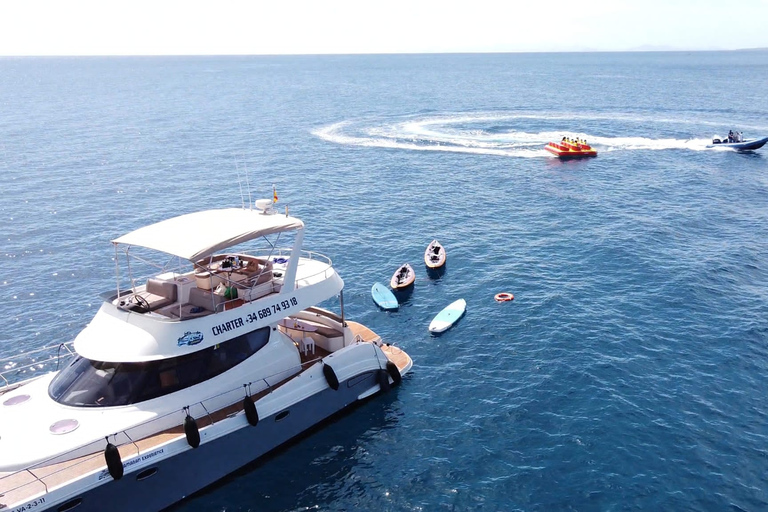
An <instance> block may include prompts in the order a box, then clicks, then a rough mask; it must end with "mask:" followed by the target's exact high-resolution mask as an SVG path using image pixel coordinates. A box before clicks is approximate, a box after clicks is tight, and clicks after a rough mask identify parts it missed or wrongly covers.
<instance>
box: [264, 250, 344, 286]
mask: <svg viewBox="0 0 768 512" xmlns="http://www.w3.org/2000/svg"><path fill="white" fill-rule="evenodd" d="M293 252H294V251H293V250H292V249H290V248H274V249H272V250H271V251H265V252H259V253H255V254H254V256H256V257H257V258H264V259H266V260H268V261H271V262H272V263H273V264H278V265H279V264H287V263H288V260H289V259H290V258H291V256H292V255H293ZM299 257H300V258H304V259H308V260H313V261H319V262H321V263H326V264H327V266H326V267H324V268H323V269H322V270H319V271H318V272H316V273H314V274H302V275H301V280H302V281H303V280H309V279H310V278H313V277H317V276H320V275H322V276H323V278H328V277H330V276H332V275H333V273H334V270H333V261H331V258H329V257H328V256H326V255H325V254H321V253H319V252H314V251H307V250H304V249H302V250H301V251H299Z"/></svg>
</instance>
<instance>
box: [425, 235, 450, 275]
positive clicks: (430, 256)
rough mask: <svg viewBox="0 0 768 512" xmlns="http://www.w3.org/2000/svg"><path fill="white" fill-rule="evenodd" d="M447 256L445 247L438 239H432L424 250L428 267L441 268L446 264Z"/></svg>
mask: <svg viewBox="0 0 768 512" xmlns="http://www.w3.org/2000/svg"><path fill="white" fill-rule="evenodd" d="M445 257H446V254H445V247H443V246H442V245H440V242H438V241H437V240H432V241H431V242H430V243H429V245H428V246H427V250H426V251H424V264H425V265H427V268H431V269H435V268H440V267H442V266H443V265H445Z"/></svg>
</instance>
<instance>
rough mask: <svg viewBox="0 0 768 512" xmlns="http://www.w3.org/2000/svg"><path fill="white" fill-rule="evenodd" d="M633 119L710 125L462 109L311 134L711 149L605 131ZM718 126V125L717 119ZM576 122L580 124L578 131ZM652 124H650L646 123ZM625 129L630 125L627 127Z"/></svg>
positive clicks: (418, 143) (377, 142)
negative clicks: (566, 140)
mask: <svg viewBox="0 0 768 512" xmlns="http://www.w3.org/2000/svg"><path fill="white" fill-rule="evenodd" d="M617 122H618V123H622V124H625V125H629V126H632V125H635V126H639V127H642V128H639V129H636V130H634V131H635V132H641V133H642V132H647V131H649V130H652V129H656V130H657V131H659V127H660V126H661V127H663V128H664V130H663V132H671V133H675V132H678V133H679V132H682V133H685V132H699V133H701V132H702V131H712V130H713V128H712V127H711V126H707V127H706V128H702V127H701V125H705V126H706V125H707V123H701V122H697V123H695V124H696V126H695V127H692V126H691V124H693V123H686V122H685V121H679V120H669V119H666V120H665V119H650V118H644V117H641V116H636V115H631V114H625V115H622V114H618V115H617V114H574V113H547V114H542V113H487V114H486V113H463V114H432V115H420V116H419V115H417V116H407V117H401V118H387V119H382V118H378V119H377V118H369V119H359V120H346V121H341V122H338V123H334V124H331V125H327V126H323V127H320V128H318V129H316V130H314V131H313V134H314V135H316V136H317V137H320V138H321V139H323V140H326V141H329V142H333V143H336V144H342V145H346V146H364V147H365V146H367V147H380V148H393V149H406V150H416V151H445V152H454V153H474V154H486V155H499V156H509V157H517V158H545V157H546V158H551V155H550V154H549V153H548V152H547V151H545V150H544V146H545V145H546V144H547V142H549V141H556V140H560V139H561V138H562V137H564V136H568V137H578V138H581V139H586V140H587V141H588V143H589V144H590V145H592V146H596V147H597V148H599V150H600V152H601V153H604V152H611V151H632V150H669V149H680V150H689V151H710V150H711V148H709V149H708V148H707V147H706V146H707V144H711V142H712V141H711V139H710V138H677V137H658V138H657V137H653V136H621V135H606V132H609V131H611V130H612V129H614V128H610V127H615V126H616V124H617ZM718 126H719V125H718ZM575 127H581V129H582V130H584V131H579V130H577V129H575ZM649 127H650V128H649ZM628 131H629V130H628Z"/></svg>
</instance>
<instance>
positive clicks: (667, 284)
mask: <svg viewBox="0 0 768 512" xmlns="http://www.w3.org/2000/svg"><path fill="white" fill-rule="evenodd" d="M766 86H768V52H766V51H751V52H711V53H710V52H702V53H591V54H493V55H407V56H405V55H400V56H384V55H376V56H322V57H315V56H295V57H267V56H264V57H205V58H202V57H201V58H181V57H174V58H3V59H0V241H2V246H1V247H0V261H1V264H0V355H3V356H10V355H13V354H17V353H19V352H22V351H26V350H31V349H34V348H37V347H42V346H46V345H53V344H57V343H60V342H63V341H69V340H72V339H73V338H74V337H75V336H76V334H77V333H78V332H79V331H80V330H81V329H82V328H83V327H84V326H85V325H86V324H87V323H88V322H89V320H90V319H91V318H92V316H93V315H94V313H95V312H96V310H97V308H98V307H99V304H100V299H99V293H101V292H104V291H107V290H111V289H114V261H113V257H114V251H113V249H112V245H111V244H110V240H111V239H113V238H115V237H117V236H119V235H121V234H123V233H127V232H128V231H130V230H133V229H135V228H138V227H140V226H143V225H145V224H148V223H152V222H155V221H159V220H162V219H165V218H167V217H170V216H174V215H178V214H182V213H188V212H192V211H196V210H201V209H207V208H216V207H238V206H241V205H242V203H243V197H244V196H246V198H245V202H247V201H248V199H247V192H248V190H249V189H250V191H251V195H252V196H253V198H256V197H267V198H268V197H270V196H271V193H272V186H273V185H274V186H275V188H276V190H277V194H278V196H279V201H278V205H279V206H281V207H285V206H288V208H289V209H290V213H291V214H292V215H296V216H298V217H300V218H302V219H303V220H304V222H305V223H306V226H307V230H306V235H305V246H306V247H307V248H309V249H312V250H314V251H318V252H321V253H323V254H325V255H327V256H329V257H330V258H331V259H332V260H333V262H334V264H335V266H336V268H337V270H338V271H339V272H340V274H341V276H342V277H343V278H344V281H345V284H346V287H345V290H344V304H345V312H346V315H347V316H348V317H349V318H351V319H354V320H357V321H360V322H362V323H364V324H367V325H368V326H370V327H371V328H372V329H373V330H375V331H376V332H378V333H379V334H380V335H382V337H383V338H385V340H386V341H388V342H391V343H394V344H396V345H398V346H400V347H402V348H403V349H405V350H406V351H407V352H408V353H409V354H410V355H411V357H412V358H413V361H414V367H413V371H412V373H411V374H409V375H408V376H407V378H405V379H404V381H403V383H402V385H401V386H400V387H399V388H397V389H396V390H393V391H392V392H390V393H389V394H387V395H384V396H380V397H378V398H375V399H374V400H371V401H369V402H367V403H365V404H364V405H363V406H361V407H359V408H357V409H355V410H353V411H351V412H350V413H349V414H346V415H343V416H341V417H339V418H336V419H335V420H334V421H332V422H329V423H327V424H325V425H324V426H323V428H321V429H317V430H315V431H314V432H312V433H310V434H309V435H307V436H304V437H303V438H301V439H300V440H298V441H297V442H294V443H291V444H290V445H289V446H287V447H284V448H283V449H281V450H278V451H277V452H275V453H274V454H272V455H270V456H269V457H267V458H266V459H264V460H262V461H260V462H257V463H256V464H252V465H251V466H249V467H248V468H246V469H245V470H243V471H240V472H238V473H237V474H235V475H233V476H231V477H229V478H227V479H225V480H224V481H222V482H220V483H218V484H217V485H215V486H213V487H212V488H209V489H207V490H206V491H205V492H203V493H201V494H199V495H196V496H194V497H192V498H191V499H188V500H186V501H184V502H182V503H180V504H179V505H177V506H176V507H174V510H175V511H176V512H191V511H222V512H224V511H226V512H245V511H254V512H256V511H258V512H272V511H275V512H276V511H305V510H320V511H367V510H371V511H374V510H375V511H439V510H447V511H463V510H482V511H512V510H520V511H552V510H578V511H590V510H599V511H602V510H606V511H614V510H674V511H682V510H701V511H712V510H746V511H760V510H766V509H768V481H767V480H768V476H766V475H768V403H767V399H766V395H767V394H768V384H767V379H766V376H767V374H768V147H766V148H763V149H761V150H758V151H756V152H753V153H744V154H740V153H736V152H733V151H729V150H720V149H718V150H715V149H707V148H705V146H706V144H707V143H708V142H709V141H710V140H711V138H712V136H713V135H719V136H722V135H724V134H726V133H727V132H728V130H729V129H734V130H738V131H742V132H743V133H744V136H745V137H747V138H750V137H763V136H768V99H767V96H766ZM563 136H572V137H581V138H586V139H587V141H588V142H589V143H591V144H593V145H594V147H595V148H596V149H597V150H598V152H599V155H598V157H597V158H594V159H588V160H581V161H569V162H561V161H558V160H557V159H555V158H554V157H552V156H551V155H549V154H548V153H547V152H545V151H544V150H543V147H544V145H545V144H546V143H547V142H548V141H550V140H555V139H560V138H561V137H563ZM246 178H247V183H248V185H249V187H248V186H246V185H245V182H246ZM244 190H245V192H243V191H244ZM433 238H437V239H438V240H439V241H440V242H441V243H442V244H443V245H445V247H446V248H447V254H448V262H447V268H446V271H445V273H444V274H443V275H442V276H439V277H437V278H430V276H428V275H427V273H426V271H425V268H424V265H423V259H422V258H423V253H424V249H425V248H426V246H427V244H428V243H429V242H430V241H431V240H432V239H433ZM404 262H410V263H411V265H413V266H414V268H415V269H416V273H417V277H416V283H415V287H414V289H413V292H412V294H411V295H410V296H408V297H404V298H403V300H404V303H403V304H402V305H401V308H400V310H399V311H397V312H384V311H380V310H379V309H377V307H376V306H375V305H374V304H373V302H372V301H371V296H370V289H371V285H372V284H373V283H374V282H376V281H381V282H388V279H389V278H390V276H391V275H392V273H393V272H394V271H395V269H396V268H397V267H398V266H399V265H400V264H402V263H404ZM498 292H510V293H513V294H514V296H515V299H514V301H512V302H506V303H498V302H495V301H494V295H495V294H496V293H498ZM458 298H464V299H466V301H467V313H466V315H465V317H464V318H462V319H461V320H460V321H459V322H458V323H457V324H456V325H455V326H454V327H453V328H452V329H451V330H449V331H448V332H446V333H444V334H443V335H442V336H439V337H436V336H432V335H430V334H429V332H428V330H427V326H428V324H429V322H430V320H431V319H432V317H433V316H434V315H435V314H436V313H437V312H438V311H439V310H440V309H442V308H443V307H444V306H446V305H447V304H448V303H450V302H452V301H454V300H456V299H458ZM0 371H1V370H0ZM0 456H1V452H0ZM201 471H204V468H201Z"/></svg>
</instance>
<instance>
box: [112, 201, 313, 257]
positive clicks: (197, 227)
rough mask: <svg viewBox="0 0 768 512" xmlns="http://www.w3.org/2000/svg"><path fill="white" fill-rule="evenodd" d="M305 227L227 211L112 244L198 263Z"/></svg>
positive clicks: (292, 220)
mask: <svg viewBox="0 0 768 512" xmlns="http://www.w3.org/2000/svg"><path fill="white" fill-rule="evenodd" d="M303 227H304V223H303V222H302V221H301V220H299V219H297V218H296V217H288V216H286V215H281V214H277V213H273V214H269V213H263V212H262V211H260V210H246V209H241V208H225V209H221V210H206V211H202V212H196V213H189V214H186V215H180V216H179V217H174V218H172V219H167V220H164V221H162V222H158V223H157V224H152V225H149V226H145V227H143V228H139V229H137V230H136V231H131V232H130V233H128V234H126V235H123V236H121V237H120V238H116V239H114V240H112V243H113V244H115V245H117V244H125V245H135V246H139V247H146V248H148V249H154V250H156V251H162V252H164V253H167V254H172V255H173V256H178V257H180V258H185V259H187V260H190V261H197V260H199V259H200V258H205V257H207V256H210V255H211V254H213V253H215V252H216V251H219V250H221V249H226V248H227V247H231V246H233V245H237V244H240V243H243V242H247V241H248V240H253V239H254V238H258V237H261V236H265V235H271V234H273V233H279V232H282V231H289V230H294V229H295V230H298V229H301V228H303Z"/></svg>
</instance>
